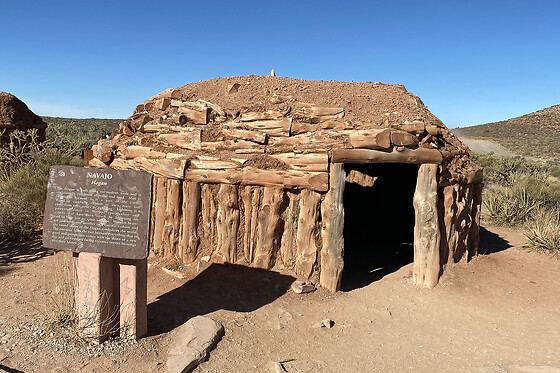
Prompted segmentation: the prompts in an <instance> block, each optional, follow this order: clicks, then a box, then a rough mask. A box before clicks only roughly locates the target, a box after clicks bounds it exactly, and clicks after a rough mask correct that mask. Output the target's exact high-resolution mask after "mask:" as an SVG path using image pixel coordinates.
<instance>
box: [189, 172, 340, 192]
mask: <svg viewBox="0 0 560 373" xmlns="http://www.w3.org/2000/svg"><path fill="white" fill-rule="evenodd" d="M185 180H187V181H196V182H199V183H208V184H238V185H261V186H273V187H280V188H286V189H311V190H315V191H317V192H326V191H327V190H328V189H329V176H328V173H327V172H304V171H295V170H261V169H258V168H254V167H244V168H242V169H228V170H202V169H193V168H189V169H187V171H186V173H185Z"/></svg>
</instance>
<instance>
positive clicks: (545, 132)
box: [453, 105, 560, 158]
mask: <svg viewBox="0 0 560 373" xmlns="http://www.w3.org/2000/svg"><path fill="white" fill-rule="evenodd" d="M453 132H455V133H456V134H457V135H459V136H469V137H474V138H483V139H490V140H493V141H495V142H497V143H499V144H501V145H503V146H505V147H506V148H508V149H510V150H512V151H514V152H515V153H518V154H522V155H528V156H533V157H539V158H558V157H559V154H560V105H554V106H551V107H548V108H545V109H542V110H539V111H535V112H534V113H530V114H526V115H522V116H520V117H517V118H511V119H508V120H504V121H500V122H494V123H486V124H480V125H478V126H472V127H464V128H455V129H453Z"/></svg>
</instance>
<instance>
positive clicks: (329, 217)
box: [319, 163, 346, 293]
mask: <svg viewBox="0 0 560 373" xmlns="http://www.w3.org/2000/svg"><path fill="white" fill-rule="evenodd" d="M345 180H346V173H345V172H344V164H342V163H333V164H331V170H330V188H329V191H328V192H327V194H326V196H325V199H324V200H323V203H322V204H321V215H322V220H323V229H322V231H321V235H322V238H323V249H322V250H321V274H320V278H319V282H320V284H321V286H322V287H324V288H325V289H327V290H329V291H331V292H333V293H334V292H336V291H338V290H339V289H340V280H341V278H342V270H343V268H344V259H343V256H344V203H343V195H344V183H345Z"/></svg>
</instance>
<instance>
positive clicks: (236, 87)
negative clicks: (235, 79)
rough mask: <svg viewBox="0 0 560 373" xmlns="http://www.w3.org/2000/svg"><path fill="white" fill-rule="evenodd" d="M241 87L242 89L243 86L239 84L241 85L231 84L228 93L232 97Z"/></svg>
mask: <svg viewBox="0 0 560 373" xmlns="http://www.w3.org/2000/svg"><path fill="white" fill-rule="evenodd" d="M239 87H241V84H239V83H233V84H230V85H229V86H228V91H227V93H228V95H231V94H232V93H237V91H238V90H239Z"/></svg>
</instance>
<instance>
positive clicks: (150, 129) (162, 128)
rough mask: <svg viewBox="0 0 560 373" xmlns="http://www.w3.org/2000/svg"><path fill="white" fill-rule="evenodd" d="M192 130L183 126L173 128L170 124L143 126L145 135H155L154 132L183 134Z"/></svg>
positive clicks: (142, 129)
mask: <svg viewBox="0 0 560 373" xmlns="http://www.w3.org/2000/svg"><path fill="white" fill-rule="evenodd" d="M188 130H191V128H189V127H181V126H172V125H169V124H161V123H155V124H145V125H144V126H142V128H141V131H142V132H145V133H154V132H161V133H168V132H182V131H188Z"/></svg>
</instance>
